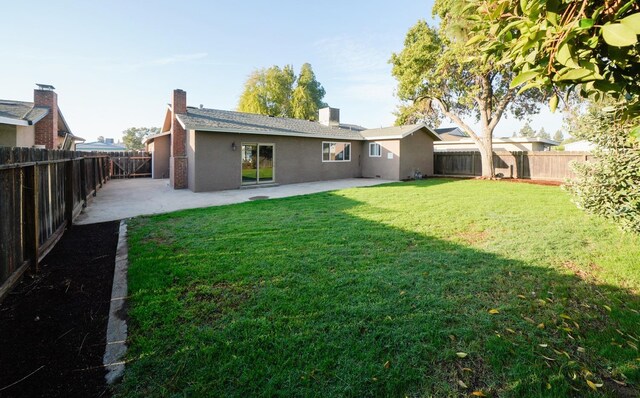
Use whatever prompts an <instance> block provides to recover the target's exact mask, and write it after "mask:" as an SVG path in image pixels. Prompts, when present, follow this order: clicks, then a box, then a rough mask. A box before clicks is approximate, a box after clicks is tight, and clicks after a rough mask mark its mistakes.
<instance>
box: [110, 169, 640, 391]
mask: <svg viewBox="0 0 640 398" xmlns="http://www.w3.org/2000/svg"><path fill="white" fill-rule="evenodd" d="M129 244H130V251H129V256H130V257H129V259H130V269H129V283H130V294H131V296H130V301H129V304H130V308H129V315H130V329H129V332H130V349H129V353H128V361H129V363H128V364H127V369H126V372H125V376H124V379H123V382H122V383H121V384H120V385H119V386H118V387H117V388H116V391H115V392H116V396H124V397H134V396H241V397H244V396H287V397H288V396H321V397H331V396H340V397H342V396H350V397H364V396H398V397H400V396H469V395H470V394H472V393H473V392H476V393H482V394H484V395H486V396H505V397H519V396H540V397H558V396H588V395H594V396H637V395H638V394H639V392H640V388H639V385H640V384H639V383H640V353H639V352H638V345H640V342H639V340H640V335H639V331H640V313H639V310H640V300H639V298H638V293H639V292H640V269H639V268H640V265H639V264H638V263H639V260H638V259H640V238H638V237H637V236H632V235H625V234H623V233H621V232H619V231H618V230H617V229H616V227H615V226H612V225H610V224H608V223H606V222H604V221H601V220H599V219H594V218H591V217H589V216H587V215H585V214H584V213H582V212H580V211H579V210H577V209H576V208H575V206H573V205H572V204H571V203H570V200H569V197H568V196H567V194H566V193H565V192H563V191H562V190H560V189H559V188H557V187H545V186H535V185H528V184H514V183H506V182H493V181H475V180H467V181H462V180H444V179H434V180H427V181H420V182H415V183H398V184H389V185H383V186H378V187H371V188H358V189H349V190H343V191H336V192H330V193H322V194H315V195H308V196H300V197H293V198H286V199H278V200H269V201H259V202H249V203H243V204H238V205H232V206H223V207H215V208H208V209H198V210H189V211H181V212H176V213H171V214H166V215H159V216H153V217H144V218H137V219H134V220H132V221H131V222H130V232H129ZM590 383H591V384H590Z"/></svg>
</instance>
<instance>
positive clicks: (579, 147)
mask: <svg viewBox="0 0 640 398" xmlns="http://www.w3.org/2000/svg"><path fill="white" fill-rule="evenodd" d="M595 148H596V144H594V143H593V142H589V141H587V140H581V141H575V142H571V143H569V144H564V150H565V151H567V152H591V151H593V150H594V149H595Z"/></svg>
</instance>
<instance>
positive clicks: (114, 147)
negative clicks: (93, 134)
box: [76, 138, 127, 152]
mask: <svg viewBox="0 0 640 398" xmlns="http://www.w3.org/2000/svg"><path fill="white" fill-rule="evenodd" d="M76 150H78V151H81V152H125V151H126V150H127V148H126V147H125V146H124V145H121V144H116V143H114V142H113V138H105V139H104V141H94V142H85V143H83V144H78V145H77V146H76Z"/></svg>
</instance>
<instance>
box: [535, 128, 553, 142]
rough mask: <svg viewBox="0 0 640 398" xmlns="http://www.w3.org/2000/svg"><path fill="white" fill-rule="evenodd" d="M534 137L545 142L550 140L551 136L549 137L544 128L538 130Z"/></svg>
mask: <svg viewBox="0 0 640 398" xmlns="http://www.w3.org/2000/svg"><path fill="white" fill-rule="evenodd" d="M536 137H538V138H542V139H545V140H550V139H551V136H550V135H549V133H547V130H545V129H544V127H540V130H538V132H537V133H536Z"/></svg>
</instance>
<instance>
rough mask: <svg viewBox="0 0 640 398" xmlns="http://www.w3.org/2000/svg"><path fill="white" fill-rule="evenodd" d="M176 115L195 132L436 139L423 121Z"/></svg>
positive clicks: (190, 111) (205, 112) (213, 112)
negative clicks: (370, 123) (423, 134)
mask: <svg viewBox="0 0 640 398" xmlns="http://www.w3.org/2000/svg"><path fill="white" fill-rule="evenodd" d="M177 118H178V121H179V122H180V124H181V125H182V126H183V127H184V128H185V129H187V130H198V131H213V132H225V133H240V134H264V135H284V136H295V137H312V138H326V139H345V140H365V139H369V138H378V139H381V138H386V139H390V138H402V137H404V136H406V135H408V134H411V133H413V132H415V131H418V130H420V129H422V128H425V129H426V131H427V132H429V133H430V135H432V136H433V138H434V139H436V140H439V137H438V136H437V134H435V133H434V132H433V130H431V129H429V128H428V127H427V126H425V125H423V124H418V125H410V126H397V127H388V128H383V129H370V130H367V129H365V128H364V127H362V126H358V125H354V124H343V123H341V124H340V125H339V126H336V127H330V126H325V125H323V124H320V123H319V122H315V121H309V120H302V119H291V118H284V117H271V116H265V115H257V114H253V113H244V112H235V111H223V110H219V109H207V108H192V107H187V113H186V114H178V115H177ZM163 134H165V133H160V134H156V135H155V136H151V137H148V138H147V140H146V141H150V140H151V139H153V138H155V137H159V136H162V135H163Z"/></svg>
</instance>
